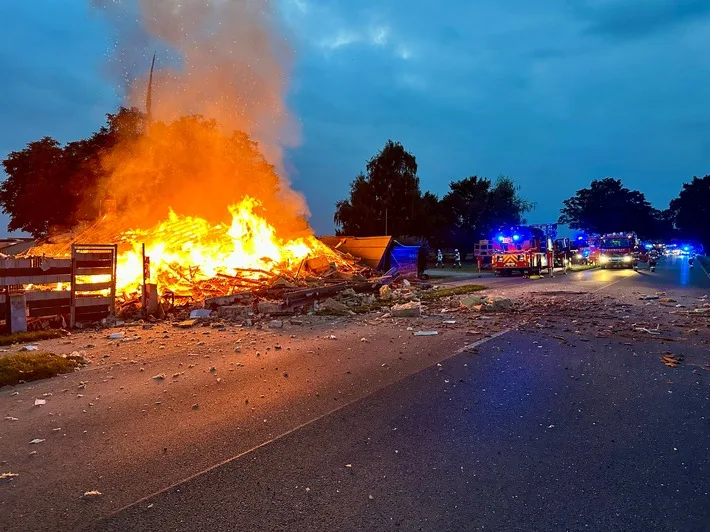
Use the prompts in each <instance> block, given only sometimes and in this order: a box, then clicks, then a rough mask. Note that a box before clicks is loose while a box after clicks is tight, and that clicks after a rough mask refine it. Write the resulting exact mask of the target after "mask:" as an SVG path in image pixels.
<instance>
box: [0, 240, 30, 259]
mask: <svg viewBox="0 0 710 532" xmlns="http://www.w3.org/2000/svg"><path fill="white" fill-rule="evenodd" d="M34 245H35V240H34V238H0V254H2V255H19V254H20V253H24V252H25V251H27V250H28V249H30V248H31V247H32V246H34Z"/></svg>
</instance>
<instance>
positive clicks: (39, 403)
mask: <svg viewBox="0 0 710 532" xmlns="http://www.w3.org/2000/svg"><path fill="white" fill-rule="evenodd" d="M46 404H47V400H46V399H35V406H42V405H46Z"/></svg>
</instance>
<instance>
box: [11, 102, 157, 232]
mask: <svg viewBox="0 0 710 532" xmlns="http://www.w3.org/2000/svg"><path fill="white" fill-rule="evenodd" d="M106 119H107V120H106V125H105V126H102V127H101V128H100V129H99V130H98V131H97V132H96V133H94V134H93V135H91V136H90V137H89V138H87V139H83V140H78V141H74V142H69V143H68V144H66V145H64V146H62V145H61V144H60V143H59V141H57V140H55V139H53V138H51V137H44V138H42V139H40V140H37V141H34V142H30V143H29V144H28V145H27V146H26V147H25V148H24V149H23V150H21V151H16V152H12V153H10V154H9V155H8V156H7V157H6V158H5V160H4V161H3V162H2V164H3V167H4V169H5V173H6V174H7V178H6V179H5V180H4V181H3V182H2V184H0V206H1V207H2V210H3V212H4V213H6V214H9V215H10V222H9V223H8V227H7V228H8V230H9V231H17V230H20V231H25V232H27V233H29V234H31V235H32V236H34V237H36V238H40V237H44V236H46V235H47V234H48V233H49V231H50V230H57V231H61V230H63V229H69V228H72V227H74V226H76V225H77V224H78V223H80V222H82V221H88V220H94V219H96V218H97V216H98V214H99V209H100V199H101V198H99V197H98V195H97V194H98V184H99V181H100V179H101V178H102V177H103V176H104V169H103V168H102V164H101V158H102V156H103V155H104V154H105V153H108V152H109V151H110V150H111V149H113V147H114V146H116V145H117V144H118V143H119V142H122V141H123V140H126V139H130V138H136V137H138V136H139V135H140V134H141V133H142V131H143V128H144V126H145V124H144V121H145V117H144V115H143V113H141V112H140V111H139V110H138V109H135V108H134V109H126V108H123V107H122V108H120V109H119V111H118V112H117V113H116V114H108V115H106Z"/></svg>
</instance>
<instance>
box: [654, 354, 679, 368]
mask: <svg viewBox="0 0 710 532" xmlns="http://www.w3.org/2000/svg"><path fill="white" fill-rule="evenodd" d="M683 359H684V357H683V355H674V354H673V353H666V354H664V355H661V357H660V360H661V362H663V364H664V365H666V366H668V367H669V368H676V367H678V366H680V364H681V363H682V362H683Z"/></svg>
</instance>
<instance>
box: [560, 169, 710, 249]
mask: <svg viewBox="0 0 710 532" xmlns="http://www.w3.org/2000/svg"><path fill="white" fill-rule="evenodd" d="M563 204H564V206H563V208H562V210H561V211H560V212H561V216H560V218H559V222H560V223H566V224H569V225H570V227H572V228H573V229H582V230H584V231H588V232H592V233H608V232H612V231H634V232H636V233H637V234H638V235H639V236H640V237H641V238H643V239H648V240H665V241H667V240H672V239H676V238H678V239H684V240H692V241H697V242H699V243H701V244H703V246H705V247H706V248H708V247H709V246H710V175H706V176H705V177H702V178H698V177H693V179H692V181H691V182H690V183H684V184H683V188H682V189H681V191H680V194H679V195H678V197H677V198H675V199H673V200H672V201H671V202H670V204H669V206H668V208H667V209H665V210H658V209H656V208H654V207H653V206H652V205H651V204H650V203H649V201H648V200H647V199H646V196H645V195H644V194H643V193H642V192H639V191H638V190H630V189H628V188H626V187H624V186H623V184H622V183H621V180H620V179H613V178H611V177H607V178H605V179H596V180H594V181H592V183H591V185H590V186H589V187H588V188H583V189H581V190H578V191H577V192H576V194H575V195H574V196H572V197H571V198H569V199H566V200H565V201H564V203H563Z"/></svg>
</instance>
